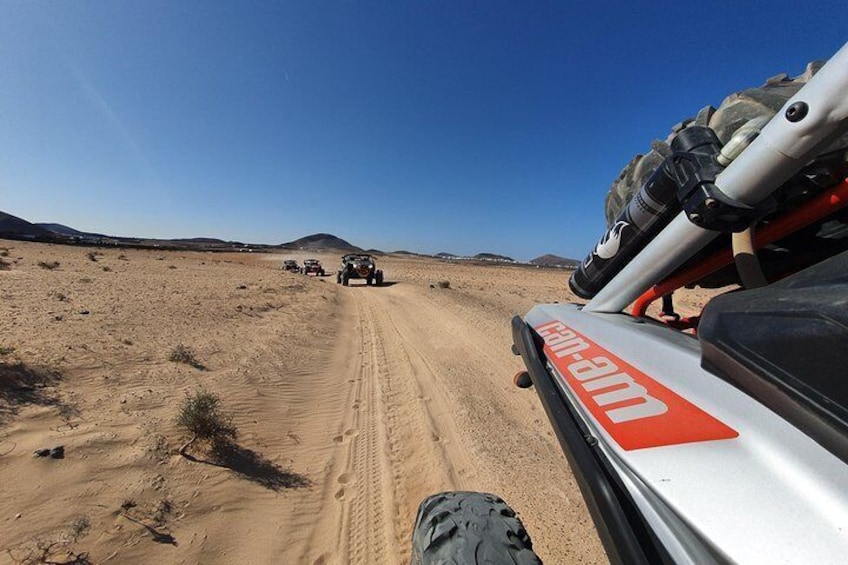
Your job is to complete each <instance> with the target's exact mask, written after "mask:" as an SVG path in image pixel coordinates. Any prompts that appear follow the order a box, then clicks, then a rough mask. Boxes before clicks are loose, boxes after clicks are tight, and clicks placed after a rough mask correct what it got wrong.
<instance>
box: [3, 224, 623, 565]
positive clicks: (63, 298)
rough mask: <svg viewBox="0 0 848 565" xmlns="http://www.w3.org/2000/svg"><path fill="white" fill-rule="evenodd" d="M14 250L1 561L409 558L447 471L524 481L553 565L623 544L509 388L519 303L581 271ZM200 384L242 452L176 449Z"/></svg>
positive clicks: (459, 476)
mask: <svg viewBox="0 0 848 565" xmlns="http://www.w3.org/2000/svg"><path fill="white" fill-rule="evenodd" d="M2 249H6V250H7V253H5V255H6V256H5V257H3V259H4V261H5V262H7V263H9V268H8V269H7V270H2V271H0V296H2V306H1V307H2V316H0V353H2V355H0V501H2V502H0V550H2V551H3V553H2V554H0V555H2V557H0V562H2V561H10V562H14V561H15V560H17V561H20V560H22V559H23V558H25V557H27V556H31V555H33V552H34V551H35V552H37V551H41V550H42V549H43V548H44V547H46V546H48V545H49V544H50V543H51V542H52V543H54V545H53V546H52V549H51V550H52V551H54V552H66V553H65V554H66V555H67V554H68V553H67V552H72V553H73V554H80V553H84V554H87V555H88V556H89V558H90V559H91V560H92V562H96V563H101V562H109V561H112V562H115V563H130V562H157V563H200V562H202V563H234V562H239V563H309V564H313V563H315V564H317V563H369V564H370V563H392V564H393V563H402V562H406V561H408V559H409V539H410V530H411V526H412V523H413V520H414V516H415V511H416V509H417V506H418V504H419V502H420V501H421V500H422V499H423V498H424V497H425V496H427V495H429V494H432V493H435V492H438V491H442V490H451V489H469V490H483V491H490V492H495V493H498V494H500V495H501V496H503V497H504V498H506V500H507V501H509V502H510V504H511V505H512V506H513V507H514V508H515V509H516V510H517V511H518V512H519V514H520V515H521V517H522V519H523V520H524V522H525V525H526V526H527V527H528V529H529V530H530V532H531V535H532V536H533V538H534V542H535V547H536V549H537V551H538V553H539V554H540V555H541V556H542V557H543V559H545V560H547V561H549V562H551V563H572V562H573V563H596V562H604V561H606V557H605V555H604V552H603V550H602V548H601V546H600V543H599V541H598V539H597V535H596V533H595V531H594V528H593V526H592V522H591V519H590V518H589V516H588V514H587V511H586V508H585V506H584V504H583V501H582V498H581V496H580V494H579V492H578V489H577V486H576V484H575V482H574V479H573V477H572V475H571V473H570V471H569V468H568V465H567V463H566V461H565V458H564V457H563V455H562V453H561V451H560V448H559V446H558V444H557V442H556V440H555V438H554V436H553V432H552V430H551V428H550V426H549V424H548V422H547V420H546V418H545V415H544V411H543V409H542V407H541V405H540V403H539V401H538V399H537V398H536V395H535V393H533V392H532V391H521V390H518V389H516V388H514V387H513V386H512V384H511V376H512V374H513V373H514V372H515V371H516V370H518V369H520V368H521V362H520V360H519V359H518V358H516V357H514V356H513V355H512V354H511V353H510V345H511V337H510V329H509V320H510V318H511V316H512V315H513V314H520V313H523V312H525V311H526V310H527V309H529V308H530V307H531V306H532V305H533V304H534V303H537V302H542V301H554V300H560V301H562V300H568V299H570V298H571V297H570V296H569V295H568V293H567V291H566V290H565V288H566V284H565V282H566V281H565V275H564V273H563V272H561V271H550V270H541V269H539V270H536V269H528V268H521V267H512V266H491V267H486V266H471V265H462V264H451V263H441V262H436V261H434V260H427V259H422V258H416V257H408V258H386V259H384V260H382V261H380V266H381V268H383V269H384V271H385V273H386V281H387V282H388V284H387V285H385V286H384V287H381V288H371V287H366V286H364V282H360V281H352V283H351V286H350V287H348V288H344V287H341V286H340V285H337V284H336V283H335V277H334V276H328V277H324V278H314V277H305V276H302V275H297V274H293V273H286V272H283V271H281V270H280V269H279V264H280V262H281V259H282V256H279V257H278V256H270V255H259V254H244V253H242V254H210V253H189V252H156V251H138V250H131V251H127V250H118V249H100V250H97V249H93V248H92V249H88V248H79V247H64V246H54V245H46V244H33V243H22V242H13V241H9V242H0V252H2ZM304 257H305V256H303V257H299V256H298V257H297V258H299V259H303V258H304ZM319 258H321V259H323V260H324V264H325V268H327V271H328V272H331V273H333V272H334V270H335V268H336V261H337V259H338V257H337V255H335V254H333V255H325V256H321V255H319ZM52 262H58V263H59V265H58V266H56V267H55V268H52V269H51V268H46V267H45V266H39V263H43V264H45V265H46V266H48V267H49V266H50V264H51V263H52ZM440 280H448V281H450V288H449V289H442V288H438V286H437V285H436V284H435V283H437V282H438V281H440ZM431 285H432V286H435V288H431ZM178 345H183V346H185V347H187V348H189V349H190V350H191V351H192V352H193V353H194V355H195V356H196V359H197V365H198V367H199V368H198V367H193V366H190V365H187V364H183V363H175V362H173V361H170V360H169V356H170V354H171V352H172V351H173V349H174V348H175V347H176V346H178ZM200 387H202V388H204V389H206V390H208V391H211V392H214V393H215V394H217V395H219V397H220V398H221V400H222V403H223V407H224V409H225V410H226V411H228V412H229V413H230V414H231V415H232V417H233V423H234V424H235V425H236V427H237V428H238V431H239V436H238V439H237V444H236V446H235V448H234V449H233V450H232V451H231V452H229V454H228V456H227V458H226V459H223V460H211V459H210V458H207V457H205V456H204V453H203V452H202V451H196V452H192V453H193V455H195V456H196V457H195V459H196V460H195V461H191V460H189V459H187V458H185V457H182V456H181V455H180V454H179V453H178V449H179V447H180V446H181V445H182V444H183V443H184V442H185V440H186V439H187V438H186V435H185V434H184V432H182V431H181V430H180V429H179V428H178V427H177V426H176V423H175V418H176V416H177V413H178V412H179V409H180V405H181V403H182V401H183V399H184V397H185V395H186V394H190V393H193V392H194V391H196V390H197V389H198V388H200ZM60 445H61V446H64V450H65V454H64V458H62V459H53V458H52V457H50V456H47V457H36V456H35V455H34V452H35V451H37V450H39V449H44V448H54V447H56V446H60ZM204 461H207V462H204ZM210 463H215V464H210ZM74 527H76V530H77V531H76V533H75V534H73V535H72V534H71V533H69V532H70V531H71V530H73V529H74ZM74 538H76V539H75V541H74ZM39 547H41V548H42V549H38V548H39Z"/></svg>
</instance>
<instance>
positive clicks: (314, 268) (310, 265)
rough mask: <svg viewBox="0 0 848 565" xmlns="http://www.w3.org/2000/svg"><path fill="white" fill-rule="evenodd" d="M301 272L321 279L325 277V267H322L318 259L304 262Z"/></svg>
mask: <svg viewBox="0 0 848 565" xmlns="http://www.w3.org/2000/svg"><path fill="white" fill-rule="evenodd" d="M300 272H301V273H302V274H304V275H308V274H310V273H313V274H315V275H317V276H319V277H323V276H324V267H323V266H322V265H321V261H319V260H318V259H306V260H305V261H304V262H303V266H302V267H301V268H300Z"/></svg>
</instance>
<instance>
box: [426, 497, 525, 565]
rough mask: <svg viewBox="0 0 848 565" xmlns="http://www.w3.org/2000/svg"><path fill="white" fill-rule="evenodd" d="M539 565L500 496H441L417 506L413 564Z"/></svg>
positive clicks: (519, 527) (511, 512) (519, 523)
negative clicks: (483, 564)
mask: <svg viewBox="0 0 848 565" xmlns="http://www.w3.org/2000/svg"><path fill="white" fill-rule="evenodd" d="M541 562H542V561H541V560H540V559H539V557H538V556H537V555H536V554H535V553H534V552H533V542H532V541H530V536H529V535H528V534H527V531H526V530H525V529H524V525H523V524H522V523H521V520H520V519H519V518H518V516H516V515H515V512H514V511H513V510H512V508H510V507H509V506H508V505H507V503H506V502H504V501H503V499H502V498H500V497H499V496H496V495H494V494H487V493H482V492H443V493H440V494H434V495H433V496H430V497H428V498H426V499H425V500H424V502H422V503H421V505H420V506H419V507H418V516H417V517H416V519H415V526H414V528H413V530H412V563H413V565H435V564H436V563H469V564H477V563H481V564H482V563H486V564H492V565H500V564H503V565H515V564H518V565H530V564H540V563H541Z"/></svg>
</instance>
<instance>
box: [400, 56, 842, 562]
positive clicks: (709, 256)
mask: <svg viewBox="0 0 848 565" xmlns="http://www.w3.org/2000/svg"><path fill="white" fill-rule="evenodd" d="M846 93H848V45H846V46H845V47H843V48H842V49H841V50H840V51H839V52H838V53H836V55H834V56H833V58H832V59H831V60H830V61H829V62H828V63H827V64H826V65H824V66H823V67H821V66H820V65H818V64H813V65H811V66H810V67H808V72H807V73H805V74H804V75H803V76H801V77H796V78H795V79H788V78H787V77H786V75H779V76H777V77H775V78H773V79H770V80H769V81H768V82H767V83H766V85H764V86H763V87H761V88H759V89H752V90H749V91H744V92H742V93H739V94H737V95H734V96H731V97H729V98H728V99H727V100H725V103H724V104H722V106H721V107H720V108H719V109H718V110H717V111H716V110H714V109H712V108H706V109H705V110H703V111H702V112H700V113H699V114H698V116H697V117H696V118H695V119H693V120H691V121H688V122H684V123H683V124H681V125H680V126H679V127H677V128H675V131H674V132H673V134H672V136H671V138H670V143H669V144H663V143H658V144H655V147H654V149H653V150H652V152H651V153H649V154H648V155H646V156H639V157H638V158H637V159H635V160H634V161H633V162H631V164H630V165H629V166H628V167H626V168H625V170H624V171H623V173H622V175H621V177H620V178H619V179H618V180H617V181H616V182H615V183H614V185H613V189H612V191H611V194H610V197H609V199H608V201H607V211H608V223H609V228H608V231H607V232H606V234H605V235H604V236H603V238H602V239H601V240H600V241H599V242H598V244H597V246H596V247H595V248H594V250H593V251H592V252H591V253H590V254H589V255H588V256H587V257H586V259H585V260H584V261H583V263H582V264H581V265H580V266H579V267H578V269H577V270H576V271H575V272H574V274H573V275H572V277H571V279H570V281H569V282H570V286H571V289H572V290H573V291H574V293H575V294H577V295H578V296H580V297H582V298H584V299H586V300H588V302H586V303H585V304H582V305H579V304H546V305H540V306H536V307H534V308H533V309H532V310H530V312H528V313H527V314H526V315H525V316H524V317H523V318H521V317H515V318H514V319H513V321H512V333H513V342H514V345H513V352H515V353H516V354H520V355H521V357H522V359H523V361H524V363H525V365H526V368H527V370H526V371H525V372H522V373H519V374H518V375H516V384H517V385H518V386H521V387H525V388H526V387H530V386H534V387H535V390H536V392H537V393H538V394H539V397H540V399H541V402H542V404H543V406H544V408H545V411H546V413H547V415H548V418H549V420H550V422H551V424H552V425H553V427H554V429H555V431H556V434H557V437H558V439H559V441H560V444H561V446H562V447H563V450H564V451H565V454H566V456H567V458H568V461H569V464H570V466H571V468H572V470H573V472H574V474H575V476H576V478H577V481H578V484H579V486H580V489H581V492H582V494H583V496H584V498H585V499H586V502H587V506H588V508H589V511H590V513H591V514H592V518H593V520H594V522H595V525H596V527H597V529H598V532H599V534H600V538H601V540H602V542H603V544H604V547H605V549H606V551H607V554H608V556H609V558H610V560H611V561H613V562H616V563H627V564H631V563H699V564H700V563H724V562H739V563H844V562H845V560H846V555H848V207H846V204H848V182H846V177H848V165H846V162H848V95H846ZM731 283H735V285H736V290H734V291H732V292H727V293H724V294H720V295H718V296H716V297H715V298H713V299H712V300H710V301H709V302H708V304H707V305H706V307H705V308H704V310H703V311H702V312H701V314H700V315H699V316H692V317H689V318H680V317H679V316H678V315H677V314H676V313H675V312H674V309H673V301H672V300H671V293H673V291H674V290H676V289H679V288H682V287H684V286H692V285H700V286H706V287H712V288H718V287H721V286H724V285H727V284H731ZM660 298H662V300H663V306H662V309H661V314H660V315H659V316H658V317H657V318H656V319H654V318H649V317H647V316H646V313H647V308H648V305H649V304H650V303H651V302H653V301H655V300H657V299H660ZM631 304H632V305H633V306H632V309H631V311H630V312H629V313H626V312H624V310H625V308H627V307H628V306H630V305H631ZM482 496H483V495H480V494H468V493H446V494H445V493H443V494H441V495H435V496H434V497H430V498H428V499H427V500H425V501H424V503H422V505H421V507H420V509H419V514H418V519H417V521H416V524H415V529H414V533H413V562H416V563H439V562H450V563H453V562H457V563H458V562H462V563H480V562H482V561H480V560H479V559H478V557H477V556H478V555H482V554H484V553H485V552H487V551H489V553H487V555H490V556H494V557H493V558H492V559H491V560H489V561H486V562H491V563H537V562H538V558H537V557H536V556H535V555H534V554H533V553H532V551H531V545H530V543H529V538H527V537H526V536H522V535H519V534H520V533H521V532H523V531H524V530H523V528H522V527H521V524H520V522H518V521H517V519H516V518H514V516H513V513H512V512H511V511H509V510H508V509H505V508H504V504H503V502H502V501H499V499H497V500H494V499H487V500H484V499H483V498H481V497H482ZM463 503H464V504H463ZM469 548H470V549H469ZM490 548H499V549H498V550H494V551H493V550H491V549H490ZM498 556H501V557H498ZM440 559H441V561H440Z"/></svg>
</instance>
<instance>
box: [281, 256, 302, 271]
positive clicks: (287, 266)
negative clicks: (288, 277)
mask: <svg viewBox="0 0 848 565" xmlns="http://www.w3.org/2000/svg"><path fill="white" fill-rule="evenodd" d="M283 270H284V271H293V272H295V273H297V272H300V265H298V264H297V261H295V260H294V259H286V260H285V261H283Z"/></svg>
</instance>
